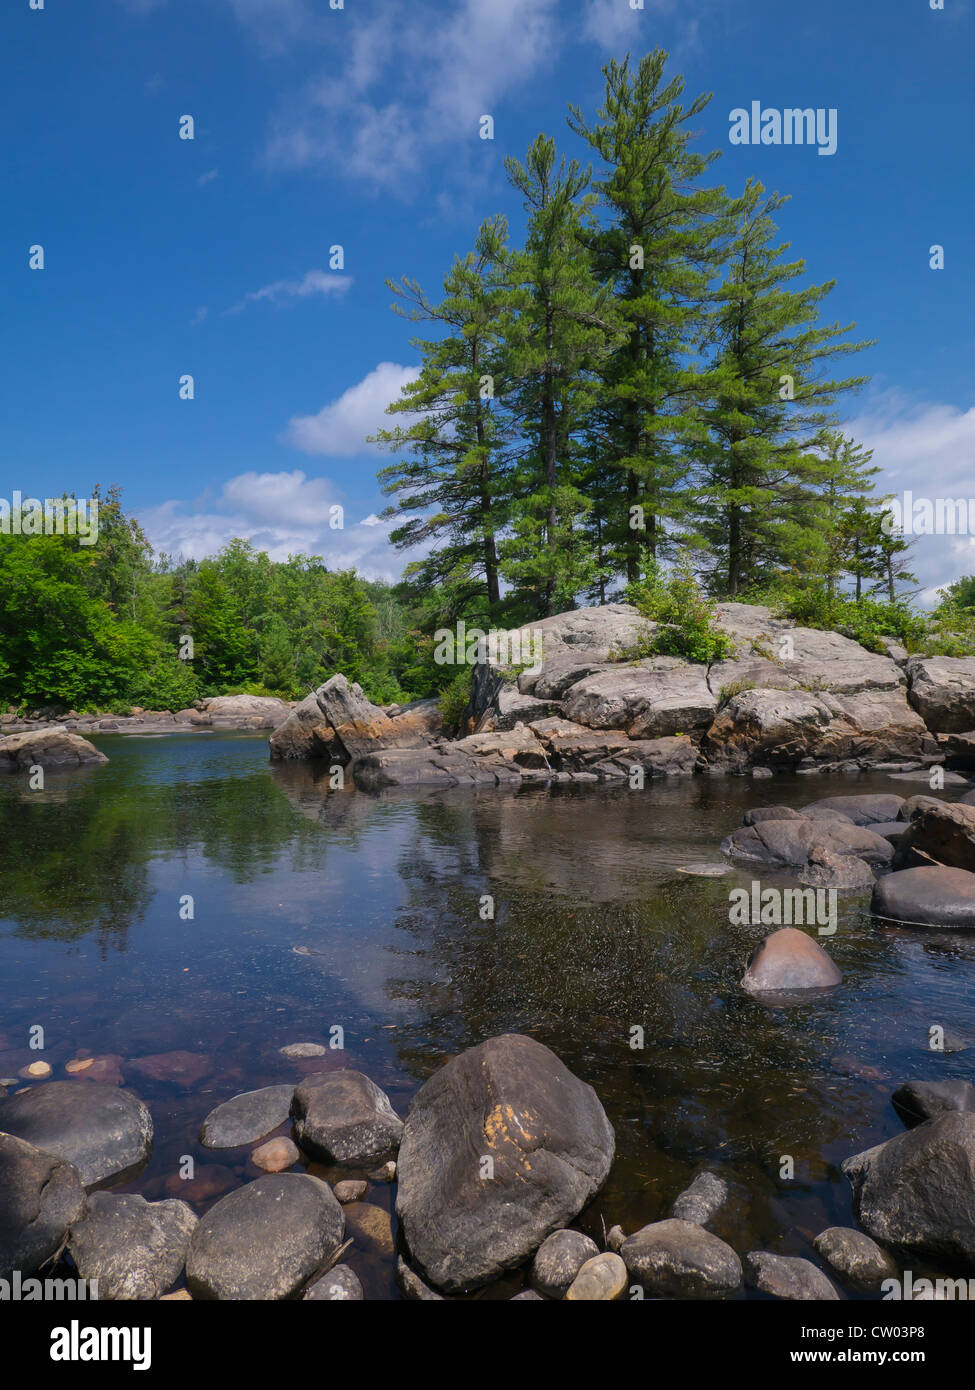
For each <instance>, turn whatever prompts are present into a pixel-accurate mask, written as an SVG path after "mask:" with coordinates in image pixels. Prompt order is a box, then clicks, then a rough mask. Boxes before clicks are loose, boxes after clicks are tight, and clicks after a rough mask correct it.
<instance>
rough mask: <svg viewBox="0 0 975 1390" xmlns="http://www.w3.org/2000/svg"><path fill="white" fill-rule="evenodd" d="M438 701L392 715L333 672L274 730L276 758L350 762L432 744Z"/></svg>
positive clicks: (273, 740)
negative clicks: (383, 751)
mask: <svg viewBox="0 0 975 1390" xmlns="http://www.w3.org/2000/svg"><path fill="white" fill-rule="evenodd" d="M435 704H436V702H435V701H420V703H419V705H413V706H406V707H405V708H404V709H403V710H402V711H400V712H399V713H396V714H394V715H389V714H387V713H386V711H385V710H384V709H380V707H379V706H378V705H374V704H373V703H372V702H371V701H370V700H368V699H367V698H366V696H365V695H364V694H363V692H362V687H361V686H360V685H356V684H350V683H349V681H347V680H346V678H345V676H342V675H338V676H332V677H331V679H330V680H327V681H326V682H325V684H324V685H321V686H319V688H318V689H317V690H316V691H315V693H314V694H313V695H309V696H307V697H306V698H305V699H304V700H302V701H301V703H300V704H299V705H297V706H296V707H295V708H294V709H293V710H292V711H291V712H290V713H289V714H288V717H287V718H286V719H285V720H284V721H283V723H282V724H280V725H279V727H278V728H276V729H275V731H274V733H273V734H272V735H271V739H270V749H271V757H272V759H281V760H284V759H289V758H325V759H327V760H328V761H329V762H331V763H335V764H339V765H341V766H346V765H347V764H349V763H353V762H355V761H356V759H358V758H361V757H363V756H365V755H366V754H368V753H374V752H376V751H377V750H379V749H382V748H419V747H421V746H422V745H423V744H425V743H427V742H429V740H430V734H431V731H432V728H433V726H434V725H435V724H436V722H437V721H436V718H435V715H434V711H433V706H434V705H435Z"/></svg>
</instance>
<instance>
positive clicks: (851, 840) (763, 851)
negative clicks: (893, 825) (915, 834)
mask: <svg viewBox="0 0 975 1390" xmlns="http://www.w3.org/2000/svg"><path fill="white" fill-rule="evenodd" d="M817 846H818V847H820V848H822V849H826V850H829V851H831V853H833V854H836V855H852V856H854V857H855V858H857V859H863V860H865V861H866V863H868V864H872V865H874V866H876V867H879V868H884V867H886V866H887V865H889V864H890V861H891V859H892V858H893V854H894V850H893V847H892V846H891V844H890V842H889V841H888V840H885V839H884V838H883V836H881V835H875V834H874V833H873V831H872V830H870V829H869V828H868V827H867V826H862V825H854V824H853V823H852V822H848V821H845V820H834V819H824V818H815V819H812V818H809V817H805V816H799V817H797V818H796V819H794V820H763V821H758V822H757V823H755V824H754V825H742V826H739V827H738V829H737V830H735V831H733V832H732V833H731V835H729V836H728V837H727V839H725V840H723V841H722V842H721V849H722V851H723V853H725V854H727V855H730V856H731V858H732V859H737V860H740V861H742V862H744V863H746V864H758V865H762V866H765V867H768V868H799V867H802V866H804V865H806V864H808V863H809V862H810V859H811V856H812V852H813V850H814V849H815V848H816V847H817Z"/></svg>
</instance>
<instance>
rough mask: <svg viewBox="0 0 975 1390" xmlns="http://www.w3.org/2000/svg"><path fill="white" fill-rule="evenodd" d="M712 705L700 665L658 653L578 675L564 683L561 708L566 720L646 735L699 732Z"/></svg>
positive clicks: (711, 715) (711, 712) (706, 724)
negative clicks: (572, 681)
mask: <svg viewBox="0 0 975 1390" xmlns="http://www.w3.org/2000/svg"><path fill="white" fill-rule="evenodd" d="M717 703H718V702H717V699H716V698H715V696H714V695H713V694H712V692H711V690H710V687H709V686H708V683H707V669H706V667H704V666H690V665H688V664H687V663H686V662H681V661H680V660H678V659H677V658H676V657H664V656H660V657H650V658H648V659H647V660H644V661H640V662H638V663H637V665H636V666H635V667H633V666H623V667H619V668H616V669H610V670H607V671H599V672H596V673H595V674H594V675H591V676H586V677H584V678H583V679H582V680H580V681H577V682H576V684H575V685H573V686H570V688H569V690H568V691H567V692H566V694H565V696H564V698H563V702H562V708H563V710H564V712H565V716H566V718H567V719H572V720H575V721H576V722H577V723H579V724H585V725H586V726H587V727H588V728H590V729H624V730H625V731H626V733H627V734H629V736H630V737H631V738H639V739H648V738H666V737H668V736H671V735H674V734H680V733H685V734H686V733H689V732H691V731H693V730H695V729H696V730H699V731H700V733H702V734H703V733H704V732H705V730H706V729H708V728H709V727H710V725H711V723H712V721H713V719H714V713H715V710H716V708H717Z"/></svg>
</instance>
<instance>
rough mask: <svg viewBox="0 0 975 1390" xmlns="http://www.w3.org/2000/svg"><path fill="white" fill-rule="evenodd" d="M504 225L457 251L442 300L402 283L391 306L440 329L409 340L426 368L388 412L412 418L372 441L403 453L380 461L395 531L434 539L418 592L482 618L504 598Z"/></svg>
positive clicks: (419, 573)
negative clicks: (396, 520)
mask: <svg viewBox="0 0 975 1390" xmlns="http://www.w3.org/2000/svg"><path fill="white" fill-rule="evenodd" d="M507 235H508V233H507V224H506V222H505V219H504V218H503V217H494V218H492V219H491V220H490V221H487V222H485V223H484V224H483V225H482V227H481V229H480V231H479V233H478V236H477V240H476V243H475V247H474V250H473V251H472V252H470V253H469V254H468V255H467V256H465V257H464V258H463V259H462V260H461V259H459V258H458V259H455V261H454V264H453V266H452V267H451V269H450V271H449V273H448V274H447V276H446V277H445V279H444V298H443V299H442V300H441V301H440V303H439V304H435V303H433V302H432V301H431V300H429V299H428V298H427V296H426V295H425V294H424V293H423V291H422V290H421V288H420V286H419V285H418V284H417V283H416V281H414V280H409V279H405V278H404V280H403V281H402V283H401V284H399V285H397V284H395V283H393V282H392V281H388V282H387V283H388V284H389V287H390V289H392V290H393V292H394V293H395V294H396V295H397V296H398V302H397V303H396V304H395V305H394V306H393V307H394V309H395V310H396V311H397V312H399V313H401V314H403V315H404V317H407V318H409V319H411V320H413V321H416V322H428V323H432V324H435V325H437V326H438V327H439V328H441V329H442V330H443V333H442V336H441V337H439V338H436V339H431V340H426V339H420V338H414V339H412V340H411V341H412V345H413V346H414V347H415V348H417V349H418V350H419V352H420V353H421V356H422V359H423V365H422V367H421V370H420V375H419V377H418V379H417V380H416V381H414V382H412V383H410V384H409V385H407V386H406V387H405V388H404V390H403V393H402V396H401V397H400V399H399V400H397V401H394V402H393V403H392V405H390V406H389V413H390V414H396V413H399V412H404V411H405V412H409V413H410V414H412V415H416V416H417V418H416V420H414V421H413V422H411V423H410V424H409V425H404V426H399V427H397V428H394V429H390V430H381V431H380V432H379V433H378V434H377V435H376V437H375V438H376V441H378V443H380V444H381V445H382V446H383V447H385V448H387V449H390V450H395V451H401V450H402V451H404V452H405V457H403V458H402V459H400V460H399V461H398V462H397V463H395V464H392V465H390V466H389V467H387V468H384V469H382V471H381V472H380V474H379V477H380V480H381V481H382V485H383V490H384V491H385V492H386V493H387V494H388V495H391V496H393V497H395V498H396V501H395V502H394V503H393V505H391V506H390V507H389V508H388V509H387V510H386V512H385V513H384V515H385V516H394V517H403V516H409V518H410V519H409V520H407V521H406V522H405V523H404V524H402V525H400V526H398V527H397V529H396V530H394V531H393V532H392V534H391V537H390V539H391V540H392V542H393V544H394V545H395V546H397V547H398V548H400V549H406V548H409V547H411V546H415V545H419V544H423V543H425V542H428V541H431V540H435V541H437V542H439V544H438V547H437V549H435V550H433V551H432V552H431V553H430V555H429V556H427V557H426V558H425V559H422V560H418V561H414V562H412V563H411V564H410V565H409V566H408V567H407V571H406V579H407V581H408V585H409V587H410V588H411V589H413V590H415V591H422V590H425V591H427V592H433V593H437V594H438V597H439V616H440V617H441V618H453V617H454V616H457V615H458V614H460V613H464V614H466V615H467V616H468V617H473V618H475V619H477V618H479V617H480V616H481V615H482V614H483V615H485V616H488V617H489V616H491V615H492V614H493V613H494V612H496V611H497V609H498V608H499V606H500V602H501V589H500V575H499V562H498V533H499V531H500V530H501V529H502V528H503V526H504V525H505V522H506V520H507V508H508V495H507V490H508V481H507V465H506V464H505V462H504V458H503V452H502V447H501V446H502V443H503V425H502V420H501V415H500V412H499V411H498V409H497V400H496V383H497V379H498V376H499V374H500V372H501V363H500V350H501V342H502V338H503V336H504V334H505V326H506V323H507V320H508V317H509V309H508V304H507V289H508V287H507V283H506V280H505V275H506V271H507V264H508V259H509V256H508V251H507Z"/></svg>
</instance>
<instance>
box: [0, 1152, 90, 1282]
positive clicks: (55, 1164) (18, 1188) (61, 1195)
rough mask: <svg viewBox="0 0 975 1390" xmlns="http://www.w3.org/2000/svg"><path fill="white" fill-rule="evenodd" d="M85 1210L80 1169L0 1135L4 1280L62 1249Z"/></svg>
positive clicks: (0, 1229)
mask: <svg viewBox="0 0 975 1390" xmlns="http://www.w3.org/2000/svg"><path fill="white" fill-rule="evenodd" d="M84 1209H85V1190H84V1188H83V1186H82V1183H81V1178H80V1176H79V1174H78V1170H77V1168H75V1167H74V1165H73V1164H71V1163H68V1162H66V1161H65V1160H64V1159H63V1158H58V1157H56V1156H55V1155H54V1154H50V1153H46V1152H45V1151H44V1150H43V1149H38V1148H35V1146H34V1145H33V1144H28V1143H27V1142H26V1140H24V1139H18V1138H16V1137H15V1136H14V1135H12V1134H0V1279H9V1278H10V1275H11V1274H12V1273H13V1271H14V1270H15V1269H19V1270H20V1271H21V1273H22V1274H34V1273H36V1271H37V1270H39V1269H40V1267H41V1265H43V1264H44V1263H45V1261H46V1260H49V1259H50V1258H51V1256H52V1255H54V1254H55V1253H56V1251H58V1250H59V1249H60V1248H61V1245H62V1243H63V1241H64V1239H65V1237H66V1235H67V1233H68V1227H69V1226H70V1225H71V1223H72V1222H73V1221H77V1220H78V1218H79V1217H80V1216H81V1214H82V1212H83V1211H84Z"/></svg>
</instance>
